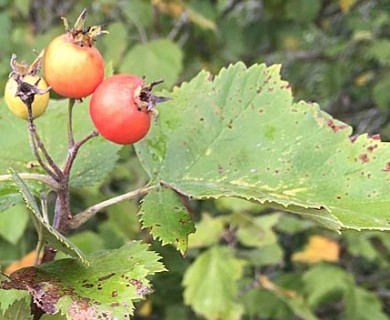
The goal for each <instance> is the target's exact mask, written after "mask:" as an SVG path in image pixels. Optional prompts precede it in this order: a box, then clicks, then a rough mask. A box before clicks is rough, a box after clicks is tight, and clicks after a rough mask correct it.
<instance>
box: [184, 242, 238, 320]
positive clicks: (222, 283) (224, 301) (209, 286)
mask: <svg viewBox="0 0 390 320" xmlns="http://www.w3.org/2000/svg"><path fill="white" fill-rule="evenodd" d="M242 272H243V261H242V260H238V259H236V258H235V257H234V256H233V253H232V251H231V250H230V249H229V248H226V247H218V246H215V247H212V248H211V249H208V250H207V251H205V252H203V253H202V254H200V255H199V256H198V257H197V259H196V260H195V262H194V263H193V264H192V265H191V266H190V267H189V268H188V269H187V272H186V273H185V275H184V279H183V285H184V287H185V290H184V301H185V303H186V304H188V305H190V306H191V307H192V308H193V309H194V311H195V312H196V313H198V314H200V315H202V316H204V317H205V318H206V319H209V320H217V319H224V320H233V319H240V316H241V314H242V312H243V310H242V306H241V305H239V304H238V303H236V302H235V299H236V295H237V293H238V286H237V280H238V279H240V277H241V275H242Z"/></svg>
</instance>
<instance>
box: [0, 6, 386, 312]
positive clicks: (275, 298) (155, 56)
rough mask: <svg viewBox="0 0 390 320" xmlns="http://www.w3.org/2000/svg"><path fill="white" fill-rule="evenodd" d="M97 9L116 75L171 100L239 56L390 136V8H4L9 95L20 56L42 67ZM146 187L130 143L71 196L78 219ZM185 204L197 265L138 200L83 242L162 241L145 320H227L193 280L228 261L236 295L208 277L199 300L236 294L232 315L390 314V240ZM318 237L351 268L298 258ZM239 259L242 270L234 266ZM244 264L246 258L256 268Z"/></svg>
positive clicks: (5, 260) (10, 242) (12, 243)
mask: <svg viewBox="0 0 390 320" xmlns="http://www.w3.org/2000/svg"><path fill="white" fill-rule="evenodd" d="M85 7H86V8H88V11H89V18H88V20H87V21H88V22H89V23H90V24H91V25H93V24H104V25H105V26H106V28H107V30H109V31H110V34H109V35H104V36H102V37H101V38H100V39H98V42H97V46H98V48H99V50H100V51H101V52H102V54H103V56H104V58H105V61H106V63H107V65H108V66H109V68H112V69H113V71H114V72H129V73H131V72H134V73H136V74H139V75H146V77H147V80H149V81H153V80H156V79H159V78H163V79H165V80H166V82H165V85H164V86H165V87H164V88H165V89H168V90H169V89H170V88H171V87H172V86H173V85H174V84H179V83H181V82H182V81H186V80H188V79H190V78H191V77H192V76H194V75H195V74H196V73H197V72H198V71H199V70H201V69H208V70H210V71H211V72H216V71H218V70H219V69H220V68H221V67H222V66H226V65H228V64H229V63H232V62H235V61H238V60H242V61H244V62H245V63H246V64H248V65H249V64H251V63H254V62H266V63H267V64H274V63H278V64H282V73H283V75H284V78H285V79H287V80H288V81H289V82H290V83H291V85H292V88H293V91H294V94H295V97H296V98H297V99H305V100H311V101H315V102H318V103H319V104H320V105H321V107H322V108H323V109H326V110H327V111H328V112H330V113H331V114H332V115H334V116H335V117H336V118H338V119H340V120H343V121H345V122H347V123H349V124H351V125H352V126H353V127H354V129H355V132H356V133H362V132H368V133H370V134H374V133H378V132H380V133H381V134H382V137H384V139H389V138H390V126H389V120H390V117H389V116H390V112H389V107H390V90H389V86H390V80H389V79H390V40H389V36H390V3H389V1H386V0H378V1H370V0H355V1H353V0H349V1H348V0H288V1H282V0H266V1H265V0H264V1H261V0H257V1H256V0H214V1H213V0H209V1H206V0H204V1H196V0H191V1H180V0H172V1H168V0H166V1H163V0H154V1H146V0H145V1H144V0H132V1H114V0H100V1H97V0H95V1H90V0H82V1H71V0H66V1H60V2H59V1H53V0H15V1H9V0H0V30H1V32H0V41H1V46H0V73H1V76H0V79H2V80H1V81H0V86H1V88H3V87H4V84H5V81H6V79H7V76H8V74H9V71H10V68H9V60H10V57H11V54H12V53H16V54H17V56H18V58H19V59H20V60H26V61H29V62H30V61H32V60H33V59H34V57H35V55H36V53H34V50H36V51H40V50H41V49H43V48H44V47H45V46H46V45H47V44H48V43H49V42H50V40H51V39H52V38H53V37H54V36H56V35H58V34H60V33H62V32H63V26H62V21H61V19H60V17H61V16H67V17H68V19H69V20H70V21H71V22H73V21H74V20H75V19H76V18H77V16H78V14H79V13H80V12H81V10H82V9H83V8H85ZM146 181H147V178H146V174H145V173H144V172H143V170H142V169H141V166H140V164H139V163H138V160H137V158H136V157H135V154H134V151H133V149H132V148H131V147H124V148H123V149H122V151H121V153H120V160H119V162H118V165H117V166H116V167H115V169H114V171H112V172H111V174H110V175H109V176H108V177H106V178H105V179H104V181H101V182H100V183H99V184H97V185H94V186H92V187H88V188H75V189H74V190H73V194H72V205H73V208H72V209H73V210H74V211H75V212H78V211H81V210H83V209H84V208H86V207H88V206H90V205H92V204H94V203H96V202H99V201H102V200H104V199H106V198H108V197H110V196H115V195H118V194H121V193H123V192H126V191H128V190H132V189H134V188H137V187H139V186H142V185H144V184H145V182H146ZM186 206H187V207H188V208H190V209H191V214H192V217H193V219H194V220H195V221H196V222H197V233H195V234H194V235H193V236H191V237H190V249H189V251H188V252H187V255H186V258H185V259H183V258H182V257H181V256H180V254H179V252H178V251H177V250H175V249H174V248H173V247H170V246H165V247H162V246H161V245H160V243H158V242H155V241H152V240H151V239H149V234H148V233H147V232H145V231H144V230H141V228H140V224H139V222H138V217H137V213H138V206H137V204H136V203H135V202H134V203H133V202H125V203H122V204H118V205H115V206H113V207H111V208H109V209H108V210H106V211H104V212H102V213H100V214H98V215H97V216H96V217H95V218H94V219H92V220H91V221H89V222H88V223H87V224H86V225H84V226H83V227H82V229H81V230H79V231H81V232H78V233H77V234H74V235H73V236H71V239H72V241H73V242H74V243H75V244H76V245H78V246H79V247H80V248H81V249H82V250H84V251H85V252H86V253H88V252H93V251H95V250H99V249H103V248H118V247H119V246H121V245H122V244H123V243H124V242H126V241H129V240H134V239H143V240H145V241H150V242H151V243H152V245H153V248H154V249H155V250H157V251H158V252H160V254H161V255H162V256H163V262H164V263H165V265H166V267H167V268H168V269H169V272H167V273H163V274H161V275H158V276H156V277H155V278H154V287H155V293H154V294H152V295H151V296H150V298H149V300H147V301H146V302H143V303H142V304H140V306H139V309H138V311H137V314H138V315H137V317H139V318H140V319H167V320H171V319H172V320H174V319H182V320H186V319H199V316H196V315H195V314H194V312H193V311H191V310H190V308H189V307H188V306H185V305H184V302H185V303H187V304H191V305H192V306H195V307H194V308H193V309H195V310H197V311H198V313H201V314H203V315H205V313H206V316H207V312H208V311H209V312H208V315H213V316H214V318H215V317H218V316H221V314H218V312H217V313H215V312H216V311H215V310H214V309H212V308H211V309H210V310H211V311H210V310H208V309H207V305H206V306H204V305H203V304H202V303H201V301H200V300H199V299H200V297H199V296H196V295H195V293H196V290H195V289H197V288H194V287H193V286H194V285H195V283H192V284H191V281H190V280H188V279H190V278H197V277H199V274H197V272H200V273H202V272H203V273H204V272H207V270H208V269H207V268H209V267H210V266H213V263H214V261H217V262H218V259H222V258H221V256H224V255H225V256H224V257H225V259H226V265H223V264H222V265H221V263H219V264H218V263H216V265H217V266H216V267H215V268H217V269H216V270H217V271H218V270H220V271H222V272H224V270H225V267H226V269H228V270H227V271H226V272H224V273H222V274H218V275H219V279H222V280H221V281H223V280H224V279H225V280H226V281H227V282H226V283H227V285H228V286H229V287H228V289H227V290H220V289H221V288H218V287H217V288H213V287H212V286H213V285H215V284H213V283H210V281H212V279H211V280H210V279H208V278H204V279H203V280H204V281H205V283H201V284H202V286H201V288H200V289H199V288H198V290H199V291H201V293H200V295H205V294H207V292H209V293H215V294H217V295H218V294H219V295H220V294H221V292H222V293H224V295H223V296H222V297H221V299H219V300H218V301H216V302H215V303H216V304H217V303H226V308H228V307H229V308H231V310H226V313H225V314H223V316H224V317H226V318H224V319H235V318H237V317H238V316H239V315H240V314H243V316H242V317H243V318H244V319H293V318H303V319H315V318H316V317H317V318H319V319H340V318H343V319H351V320H352V319H354V320H355V319H388V318H389V317H388V316H387V315H386V314H390V280H389V279H390V272H389V270H390V268H389V267H390V236H389V234H387V233H379V232H365V233H357V232H347V233H343V234H342V235H337V234H334V233H329V231H326V230H323V229H321V228H319V227H318V226H317V225H314V224H312V223H311V222H308V221H306V220H302V219H300V218H297V217H295V216H292V215H287V214H285V213H282V212H277V213H273V214H272V215H270V212H269V211H268V210H267V209H265V208H262V207H260V206H258V205H253V204H251V203H247V202H243V201H235V200H232V199H228V200H227V199H220V200H218V201H203V202H200V203H199V202H189V203H186ZM11 216H12V219H6V218H7V217H8V218H9V217H11ZM26 216H27V213H26V212H25V209H24V208H23V207H22V206H17V207H13V208H12V209H9V210H8V212H4V213H2V215H1V216H0V217H1V220H0V236H1V237H0V265H1V267H6V266H7V265H8V264H9V263H11V262H12V261H14V260H18V259H20V258H21V257H23V256H24V255H25V254H26V253H28V252H29V251H30V250H32V249H33V248H34V245H35V241H36V239H35V234H34V231H33V229H32V228H31V223H30V225H28V221H27V219H26ZM243 217H245V219H247V220H248V221H250V222H251V223H253V225H250V226H246V227H242V226H240V225H239V223H238V222H237V221H242V219H243ZM15 219H17V220H18V222H17V223H16V222H15ZM259 226H263V229H264V230H260V229H261V228H260V227H259ZM237 230H239V232H237ZM11 231H12V232H11ZM23 231H24V234H23ZM252 233H253V237H251V234H252ZM317 234H319V235H323V236H325V237H328V238H331V239H333V240H336V241H337V243H338V245H339V246H340V249H341V254H340V259H339V260H338V261H334V262H332V263H330V262H322V263H314V264H308V263H302V262H297V261H295V260H294V259H293V253H295V252H298V251H300V250H301V249H302V248H303V247H304V245H305V244H306V243H307V241H308V239H309V238H310V236H312V235H317ZM231 249H232V250H234V251H235V254H236V256H237V260H232V259H233V258H232V253H231V252H230V251H229V250H231ZM198 257H199V259H197V258H198ZM241 259H243V260H245V261H246V265H245V270H244V269H242V267H243V266H242V264H241V261H242V260H241ZM193 261H195V262H194V263H193ZM229 265H232V266H233V267H232V268H230V269H229ZM197 268H199V270H200V271H199V270H197ZM187 270H190V271H189V272H188V273H187ZM234 272H238V273H243V276H242V277H241V280H240V282H239V283H235V282H234V281H232V279H233V280H234V279H236V278H238V275H237V274H234ZM260 276H262V277H263V278H261V277H260ZM183 278H184V279H185V280H184V282H183ZM265 279H268V280H269V282H267V281H266V280H265ZM209 280H210V281H209ZM198 281H201V280H198ZM183 283H184V285H185V286H186V287H185V289H183V287H182V284H183ZM267 284H268V285H267ZM235 286H237V287H235ZM211 288H212V289H213V290H212V291H209V289H211ZM194 292H195V293H194ZM212 298H213V295H211V298H210V299H212ZM214 318H212V317H211V316H210V317H209V318H208V319H214ZM47 319H51V317H47ZM215 319H217V318H215Z"/></svg>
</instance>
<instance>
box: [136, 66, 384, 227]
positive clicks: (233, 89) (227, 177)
mask: <svg viewBox="0 0 390 320" xmlns="http://www.w3.org/2000/svg"><path fill="white" fill-rule="evenodd" d="M279 69H280V66H278V65H275V66H271V67H266V66H265V65H253V66H251V67H250V68H247V67H246V66H245V65H244V64H243V63H237V64H235V65H232V66H230V67H229V68H227V69H222V70H221V72H220V73H219V74H218V75H217V76H216V77H215V78H214V79H213V80H211V76H210V74H208V73H207V72H204V71H203V72H201V73H200V74H199V75H198V76H197V77H195V78H194V79H192V80H191V81H190V82H189V83H184V84H183V85H182V86H181V87H180V88H175V90H174V91H173V93H172V95H171V98H172V100H171V101H169V102H167V103H165V104H164V105H162V106H161V108H160V117H159V125H158V126H154V128H153V129H152V131H151V132H150V134H149V135H148V137H147V138H146V139H145V140H143V141H142V142H141V143H139V144H137V145H136V148H137V152H138V155H139V157H140V159H141V162H142V163H143V165H144V167H145V169H146V171H147V172H148V173H149V175H150V176H151V178H152V180H153V181H155V182H158V183H162V184H163V185H165V186H168V187H170V188H173V189H175V190H176V191H178V192H180V193H182V194H185V195H188V196H191V197H193V198H196V199H207V198H219V197H222V196H234V197H241V198H245V199H252V200H257V201H259V202H260V203H262V204H266V205H268V206H271V207H274V208H277V209H283V210H287V211H291V212H296V213H299V214H301V215H302V216H304V217H308V218H311V219H314V220H316V221H318V222H319V223H321V224H322V225H324V226H326V227H328V228H331V229H333V230H337V231H338V230H342V229H356V230H361V229H376V230H390V220H389V210H390V197H389V194H390V184H389V182H390V146H389V143H385V142H382V141H380V139H379V137H378V136H372V137H368V136H367V135H361V136H358V137H353V138H352V137H351V134H352V129H351V128H350V127H349V126H348V125H346V124H344V123H342V122H340V121H337V120H335V119H333V118H332V117H331V116H330V115H328V114H327V113H325V112H323V111H321V110H320V109H319V107H318V106H317V105H316V104H314V103H306V102H303V101H301V102H298V103H294V102H293V97H292V94H291V88H290V86H289V84H288V83H286V82H285V81H282V80H281V79H280V75H279Z"/></svg>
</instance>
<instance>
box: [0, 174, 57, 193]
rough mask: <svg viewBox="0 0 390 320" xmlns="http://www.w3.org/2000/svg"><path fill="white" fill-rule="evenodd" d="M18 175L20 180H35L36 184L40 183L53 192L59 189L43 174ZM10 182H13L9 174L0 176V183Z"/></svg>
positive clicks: (50, 178) (53, 181)
mask: <svg viewBox="0 0 390 320" xmlns="http://www.w3.org/2000/svg"><path fill="white" fill-rule="evenodd" d="M18 174H19V176H20V178H21V179H23V180H35V181H38V182H42V183H44V184H46V185H47V186H49V187H50V188H51V189H53V190H57V189H58V188H59V185H58V183H57V181H55V180H54V179H53V178H52V177H50V176H47V175H45V174H38V173H18ZM11 180H13V178H12V175H11V174H2V175H0V181H11Z"/></svg>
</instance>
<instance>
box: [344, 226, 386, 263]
mask: <svg viewBox="0 0 390 320" xmlns="http://www.w3.org/2000/svg"><path fill="white" fill-rule="evenodd" d="M343 237H344V240H345V242H346V244H347V248H346V250H347V251H348V253H349V254H350V255H352V256H355V257H363V258H365V259H367V260H368V261H375V260H378V259H379V257H380V252H378V250H376V249H375V245H374V244H373V243H372V242H371V241H370V239H371V238H372V237H373V234H372V233H371V232H365V233H363V234H361V233H358V232H356V231H348V232H345V233H344V234H343Z"/></svg>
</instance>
